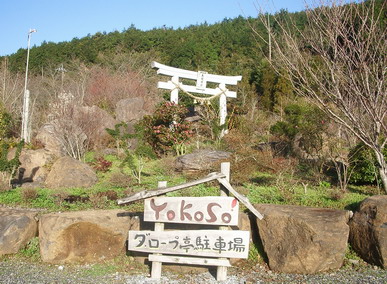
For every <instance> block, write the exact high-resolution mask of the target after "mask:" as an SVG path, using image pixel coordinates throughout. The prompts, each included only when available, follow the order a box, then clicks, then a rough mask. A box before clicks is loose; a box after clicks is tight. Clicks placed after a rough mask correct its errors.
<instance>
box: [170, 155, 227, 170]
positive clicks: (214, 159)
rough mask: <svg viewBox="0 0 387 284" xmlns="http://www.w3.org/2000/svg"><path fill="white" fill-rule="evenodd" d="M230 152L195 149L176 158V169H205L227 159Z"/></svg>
mask: <svg viewBox="0 0 387 284" xmlns="http://www.w3.org/2000/svg"><path fill="white" fill-rule="evenodd" d="M230 157H231V153H229V152H224V151H217V150H196V151H194V152H193V153H191V154H186V155H182V156H179V157H177V158H176V163H175V164H176V169H177V170H180V171H200V170H207V169H209V168H210V167H211V166H213V165H214V164H215V163H220V162H224V161H226V160H228V159H229V158H230Z"/></svg>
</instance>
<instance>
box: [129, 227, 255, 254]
mask: <svg viewBox="0 0 387 284" xmlns="http://www.w3.org/2000/svg"><path fill="white" fill-rule="evenodd" d="M249 237H250V232H249V231H218V230H197V231H163V232H153V231H129V246H128V249H129V250H133V251H142V252H150V253H165V254H183V255H197V256H199V255H200V256H212V257H229V258H247V256H248V251H249Z"/></svg>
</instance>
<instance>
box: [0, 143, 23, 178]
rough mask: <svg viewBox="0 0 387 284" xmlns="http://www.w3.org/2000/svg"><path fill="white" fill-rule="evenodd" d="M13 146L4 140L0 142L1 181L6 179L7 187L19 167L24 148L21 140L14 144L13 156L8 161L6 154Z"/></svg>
mask: <svg viewBox="0 0 387 284" xmlns="http://www.w3.org/2000/svg"><path fill="white" fill-rule="evenodd" d="M13 144H14V143H13V142H10V141H6V140H2V141H0V172H1V173H2V178H3V181H5V179H7V183H8V184H9V185H10V184H11V179H12V178H13V177H14V175H15V173H16V170H17V168H18V167H19V165H20V161H19V157H20V154H21V151H22V149H23V146H24V141H23V140H22V141H20V142H19V143H17V144H16V152H15V156H14V157H13V158H12V159H10V160H8V152H9V149H10V147H11V146H12V145H13Z"/></svg>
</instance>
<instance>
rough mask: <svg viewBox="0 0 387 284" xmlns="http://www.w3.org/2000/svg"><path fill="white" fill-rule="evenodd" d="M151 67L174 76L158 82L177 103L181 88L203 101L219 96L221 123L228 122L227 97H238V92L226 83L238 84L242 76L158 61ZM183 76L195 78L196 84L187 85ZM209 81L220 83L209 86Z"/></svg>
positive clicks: (158, 72) (163, 73)
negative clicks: (190, 68)
mask: <svg viewBox="0 0 387 284" xmlns="http://www.w3.org/2000/svg"><path fill="white" fill-rule="evenodd" d="M151 67H152V68H157V69H158V70H157V74H161V75H166V76H170V77H172V78H171V80H169V81H167V82H158V83H157V87H158V88H160V89H167V90H171V97H170V101H171V102H174V103H176V104H178V103H179V90H180V91H182V92H183V93H185V94H187V95H188V96H190V97H192V98H194V99H196V100H198V101H201V102H205V101H210V100H213V99H215V98H218V97H219V109H220V111H219V125H224V124H225V123H226V117H227V97H229V98H236V97H237V94H236V92H234V91H230V90H228V89H227V88H226V85H234V86H236V85H237V84H238V82H239V81H241V80H242V76H223V75H214V74H208V73H207V72H204V71H198V72H195V71H190V70H185V69H180V68H175V67H171V66H167V65H163V64H160V63H158V62H156V61H153V62H152V64H151ZM181 78H182V79H189V80H194V81H196V85H185V84H183V83H181V82H180V81H179V80H180V79H181ZM207 82H211V83H216V84H218V87H216V88H208V87H207ZM192 93H196V94H202V95H206V96H209V97H198V96H195V95H193V94H192Z"/></svg>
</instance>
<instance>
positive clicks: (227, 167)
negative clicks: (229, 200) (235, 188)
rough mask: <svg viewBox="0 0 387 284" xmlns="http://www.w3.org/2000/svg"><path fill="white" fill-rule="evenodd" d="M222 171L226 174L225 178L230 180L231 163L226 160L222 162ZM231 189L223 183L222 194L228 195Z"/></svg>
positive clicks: (221, 186)
mask: <svg viewBox="0 0 387 284" xmlns="http://www.w3.org/2000/svg"><path fill="white" fill-rule="evenodd" d="M220 172H221V173H222V174H224V175H225V179H226V180H227V181H228V182H230V163H229V162H224V163H221V164H220ZM228 195H229V191H228V189H227V188H226V187H224V186H223V185H222V184H221V185H220V196H228Z"/></svg>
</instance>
